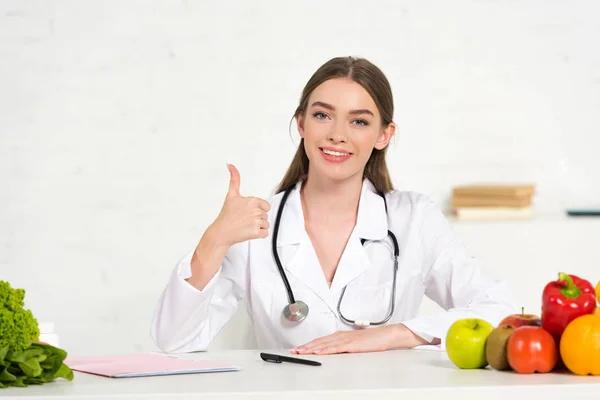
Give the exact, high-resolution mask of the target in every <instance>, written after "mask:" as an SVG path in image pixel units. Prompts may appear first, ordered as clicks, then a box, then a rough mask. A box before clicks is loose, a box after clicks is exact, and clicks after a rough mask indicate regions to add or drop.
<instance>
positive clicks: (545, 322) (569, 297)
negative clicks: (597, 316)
mask: <svg viewBox="0 0 600 400" xmlns="http://www.w3.org/2000/svg"><path fill="white" fill-rule="evenodd" d="M595 308H596V295H595V290H594V287H593V286H592V284H591V283H590V282H589V281H587V280H585V279H581V278H579V277H577V276H575V275H567V274H565V273H563V272H561V273H560V274H559V275H558V280H556V281H552V282H549V283H548V284H547V285H546V286H545V288H544V292H543V295H542V327H543V328H544V329H545V330H547V331H548V332H549V333H550V334H551V335H552V336H554V338H555V339H556V340H557V343H558V341H559V339H560V336H561V335H562V333H563V331H564V330H565V328H566V327H567V325H568V324H569V322H571V321H573V320H574V319H575V318H577V317H579V316H581V315H586V314H592V313H593V312H594V310H595Z"/></svg>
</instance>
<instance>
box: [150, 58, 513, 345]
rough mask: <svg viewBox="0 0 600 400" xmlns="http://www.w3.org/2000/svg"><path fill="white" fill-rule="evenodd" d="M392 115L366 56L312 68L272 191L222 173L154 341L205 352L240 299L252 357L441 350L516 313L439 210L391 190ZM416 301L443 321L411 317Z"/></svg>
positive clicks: (160, 312)
mask: <svg viewBox="0 0 600 400" xmlns="http://www.w3.org/2000/svg"><path fill="white" fill-rule="evenodd" d="M393 113H394V102H393V97H392V91H391V88H390V85H389V82H388V80H387V79H386V77H385V75H384V74H383V72H382V71H381V70H380V69H379V68H377V67H376V66H375V65H373V64H372V63H370V62H369V61H368V60H365V59H360V58H353V57H340V58H334V59H331V60H329V61H328V62H326V63H325V64H324V65H323V66H321V67H320V68H319V69H318V70H317V71H316V72H315V73H314V74H313V75H312V77H311V78H310V79H309V81H308V83H307V84H306V87H305V88H304V90H303V92H302V96H301V99H300V103H299V105H298V107H297V109H296V111H295V113H294V118H295V120H296V124H297V127H298V131H299V132H300V135H301V137H302V140H301V142H300V145H299V147H298V150H297V151H296V154H295V156H294V158H293V159H292V162H291V164H290V166H289V168H288V170H287V171H286V173H285V175H284V177H283V179H282V181H281V182H280V183H279V185H278V187H277V190H276V193H275V194H274V195H273V196H272V197H271V198H270V199H268V200H264V199H260V198H257V197H253V196H244V195H242V194H241V193H240V190H239V188H240V174H239V172H238V170H237V169H236V168H235V167H234V166H233V165H229V166H228V168H229V172H230V174H231V178H230V184H229V191H228V192H227V194H226V195H225V200H224V203H223V207H222V209H221V211H220V213H219V215H218V216H217V217H216V219H215V220H214V222H213V223H212V224H211V225H210V226H209V228H208V229H207V230H206V231H205V233H204V235H203V236H202V238H201V239H200V241H199V243H198V245H197V246H196V248H195V249H194V250H193V251H190V252H189V253H188V254H186V255H185V256H184V257H183V258H182V259H181V260H180V262H179V263H177V265H176V266H175V268H174V270H173V273H172V275H171V278H170V281H169V282H168V284H167V287H166V288H165V290H164V292H163V293H162V295H161V296H160V298H159V301H158V304H157V307H156V310H155V314H154V319H153V322H152V330H151V335H152V337H153V339H154V341H155V343H156V344H157V345H158V346H159V347H160V348H161V349H162V350H163V351H166V352H187V351H198V350H205V349H207V348H208V346H209V344H210V342H211V341H212V340H213V339H214V337H215V336H216V335H217V333H218V332H219V331H220V330H221V329H222V328H223V326H224V325H225V324H226V323H227V322H228V321H229V319H230V318H231V317H232V315H233V314H234V313H235V311H236V309H237V306H238V303H239V301H240V300H241V299H245V300H246V305H247V307H248V312H249V314H250V316H251V320H252V322H253V324H254V329H255V334H256V338H257V341H258V345H259V347H260V348H263V349H276V348H285V349H289V350H290V351H291V352H293V353H297V354H308V353H313V354H332V353H341V352H364V351H382V350H387V349H393V348H412V347H415V346H418V345H421V344H441V346H440V348H441V349H443V348H444V346H445V343H444V340H445V337H446V332H447V330H448V328H449V327H450V326H451V325H452V324H453V323H454V322H455V321H457V320H458V319H461V318H467V317H470V318H474V317H476V318H481V319H484V320H486V321H488V322H489V323H490V324H492V325H497V324H498V322H499V321H500V320H502V319H503V318H504V317H505V316H507V315H510V314H514V313H516V305H515V301H514V297H513V294H512V292H511V291H510V289H509V288H508V287H507V285H506V283H505V282H500V281H497V280H495V279H494V278H493V277H491V276H489V275H488V274H487V273H486V271H485V270H484V269H483V268H482V266H481V265H480V264H479V263H478V262H477V261H476V260H475V259H474V258H473V257H471V256H470V255H469V253H468V252H467V250H466V248H465V246H463V244H462V242H461V240H460V238H458V237H457V236H456V234H455V232H454V231H453V230H452V228H451V226H450V224H449V223H448V221H446V219H445V218H444V216H443V214H442V213H441V211H440V209H439V208H438V206H437V205H436V204H435V203H434V202H433V201H432V200H431V199H429V197H427V196H426V195H423V194H419V193H414V192H409V191H401V190H396V189H394V188H393V186H392V182H391V179H390V175H389V172H388V169H387V165H386V160H385V156H386V151H387V148H388V144H389V142H390V140H391V139H392V137H393V136H394V134H395V132H396V125H395V124H394V122H393ZM265 239H267V240H265ZM296 296H298V298H296ZM424 296H428V297H429V298H431V299H433V300H434V301H435V302H437V303H438V304H439V305H440V306H441V307H442V308H444V310H445V311H443V312H441V313H438V314H434V315H428V316H417V313H418V311H419V307H420V304H421V301H422V299H423V297H424Z"/></svg>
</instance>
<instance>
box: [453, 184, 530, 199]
mask: <svg viewBox="0 0 600 400" xmlns="http://www.w3.org/2000/svg"><path fill="white" fill-rule="evenodd" d="M534 194H535V185H483V184H482V185H464V186H456V187H454V188H453V190H452V196H453V197H459V196H466V197H519V198H526V197H531V196H533V195H534Z"/></svg>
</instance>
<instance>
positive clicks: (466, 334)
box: [446, 318, 494, 369]
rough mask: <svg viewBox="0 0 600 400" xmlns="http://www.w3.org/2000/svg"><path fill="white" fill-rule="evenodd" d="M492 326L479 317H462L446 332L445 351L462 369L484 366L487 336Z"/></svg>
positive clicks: (492, 328) (485, 364)
mask: <svg viewBox="0 0 600 400" xmlns="http://www.w3.org/2000/svg"><path fill="white" fill-rule="evenodd" d="M493 330H494V327H493V326H492V325H491V324H490V323H489V322H487V321H484V320H483V319H480V318H463V319H459V320H457V321H456V322H454V323H453V324H452V325H450V328H449V329H448V332H447V333H446V353H447V354H448V358H450V361H452V362H453V363H454V365H456V366H457V367H459V368H462V369H475V368H485V367H486V366H487V365H488V362H487V359H486V356H485V346H486V342H487V338H488V336H489V335H490V333H492V331H493Z"/></svg>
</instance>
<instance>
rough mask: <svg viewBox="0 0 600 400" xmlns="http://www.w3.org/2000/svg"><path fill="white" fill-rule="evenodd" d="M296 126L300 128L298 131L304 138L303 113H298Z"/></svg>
mask: <svg viewBox="0 0 600 400" xmlns="http://www.w3.org/2000/svg"><path fill="white" fill-rule="evenodd" d="M296 126H297V128H298V133H300V137H301V138H302V139H304V118H303V117H302V114H298V115H296Z"/></svg>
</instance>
